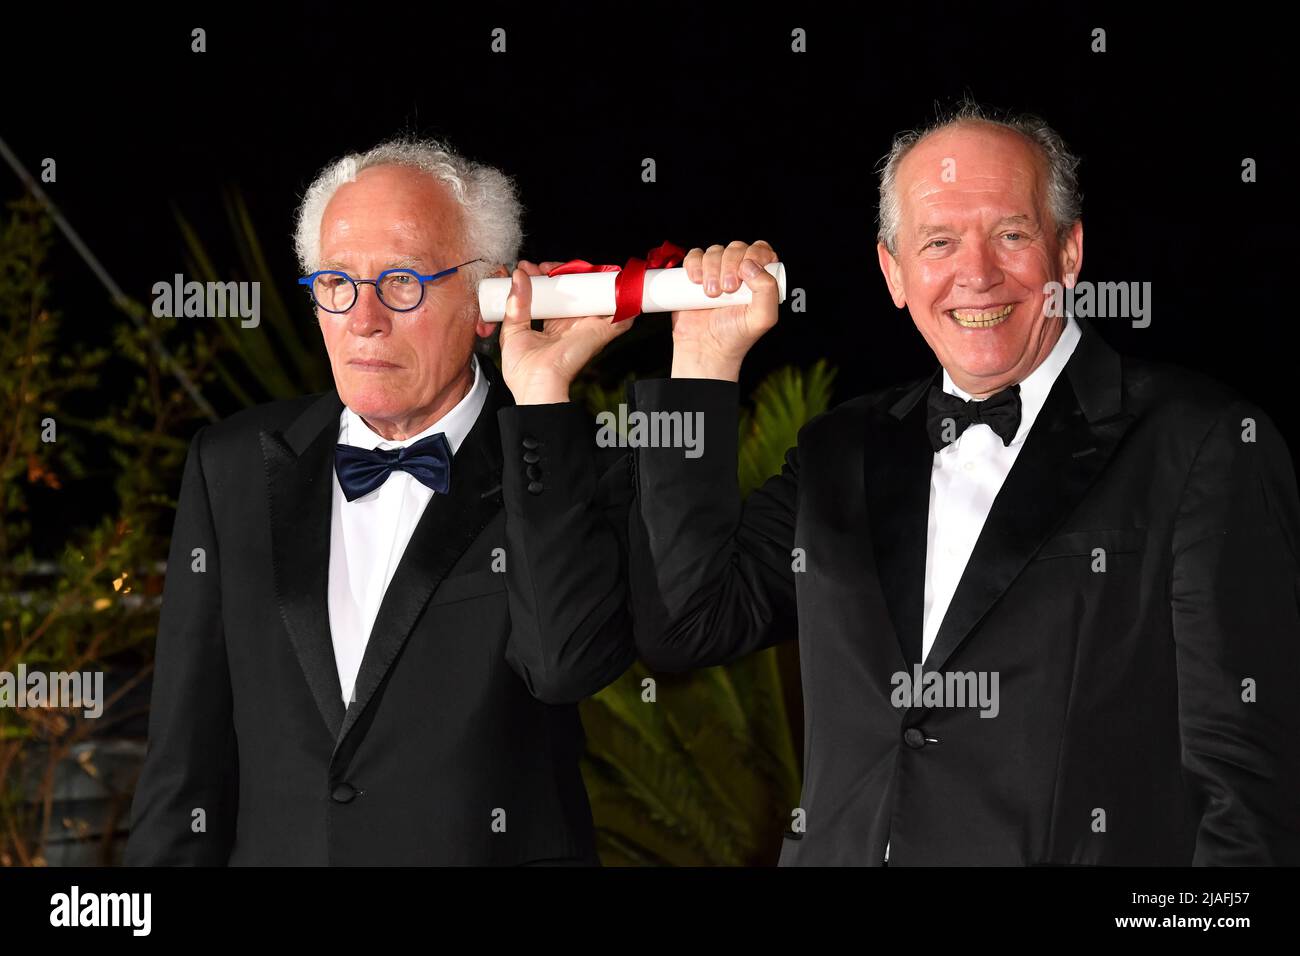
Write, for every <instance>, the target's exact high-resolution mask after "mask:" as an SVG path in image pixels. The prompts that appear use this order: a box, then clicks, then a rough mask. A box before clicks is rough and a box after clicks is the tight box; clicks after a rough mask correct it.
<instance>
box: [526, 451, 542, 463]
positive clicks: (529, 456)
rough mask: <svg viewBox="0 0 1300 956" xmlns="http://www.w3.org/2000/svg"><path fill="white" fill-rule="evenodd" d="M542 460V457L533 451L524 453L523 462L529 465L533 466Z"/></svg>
mask: <svg viewBox="0 0 1300 956" xmlns="http://www.w3.org/2000/svg"><path fill="white" fill-rule="evenodd" d="M541 460H542V456H541V455H540V454H538V453H537V452H535V451H526V452H524V461H525V462H527V463H528V464H530V465H535V464H537V463H538V462H539V461H541Z"/></svg>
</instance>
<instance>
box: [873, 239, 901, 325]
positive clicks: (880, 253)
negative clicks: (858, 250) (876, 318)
mask: <svg viewBox="0 0 1300 956" xmlns="http://www.w3.org/2000/svg"><path fill="white" fill-rule="evenodd" d="M876 257H877V258H878V259H879V260H880V272H881V274H882V275H883V276H884V277H885V285H887V286H889V295H890V297H891V298H892V299H893V300H894V306H895V307H896V308H899V309H901V308H903V307H904V306H905V305H907V296H906V295H904V294H903V270H902V269H900V268H899V267H898V260H897V259H895V258H894V256H893V254H892V253H891V252H890V251H889V250H888V249H886V248H885V244H884V243H883V242H878V243H876Z"/></svg>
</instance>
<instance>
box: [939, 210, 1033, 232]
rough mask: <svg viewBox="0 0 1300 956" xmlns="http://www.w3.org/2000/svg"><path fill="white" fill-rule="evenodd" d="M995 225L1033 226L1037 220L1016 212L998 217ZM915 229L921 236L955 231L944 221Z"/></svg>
mask: <svg viewBox="0 0 1300 956" xmlns="http://www.w3.org/2000/svg"><path fill="white" fill-rule="evenodd" d="M995 225H998V226H1012V225H1025V226H1033V225H1037V220H1035V219H1034V217H1033V216H1027V215H1025V214H1024V213H1017V214H1016V215H1014V216H1003V217H1002V218H1001V219H999V220H998V221H997V222H996V223H995ZM916 231H917V233H918V234H920V235H921V236H933V235H934V234H935V233H938V232H956V230H955V229H953V227H952V226H950V225H948V224H947V223H946V222H945V223H939V224H938V225H924V224H922V225H920V226H918V227H917V229H916Z"/></svg>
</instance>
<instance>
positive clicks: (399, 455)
mask: <svg viewBox="0 0 1300 956" xmlns="http://www.w3.org/2000/svg"><path fill="white" fill-rule="evenodd" d="M395 470H396V471H404V472H406V473H407V474H409V475H411V476H412V477H413V478H415V480H416V481H418V482H420V484H422V485H427V486H429V487H430V488H432V489H433V490H434V491H436V492H438V494H440V495H445V494H446V493H447V489H448V488H450V487H451V446H450V445H449V444H447V436H445V435H444V434H443V433H442V432H438V434H436V435H430V436H429V437H428V438H421V439H420V440H419V441H417V442H414V443H412V444H410V445H407V446H406V447H405V448H389V449H384V448H374V449H370V448H358V447H357V446H356V445H335V446H334V471H335V473H336V474H337V475H338V476H339V487H341V488H342V489H343V494H344V495H346V496H347V499H348V501H354V500H356V499H357V498H360V497H361V496H362V495H368V494H370V492H372V491H374V490H375V489H376V488H378V487H379V486H380V485H382V484H383V483H384V482H385V481H387V480H388V476H389V475H391V474H392V473H393V472H394V471H395Z"/></svg>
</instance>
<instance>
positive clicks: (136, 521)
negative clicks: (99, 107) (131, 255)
mask: <svg viewBox="0 0 1300 956" xmlns="http://www.w3.org/2000/svg"><path fill="white" fill-rule="evenodd" d="M7 210H8V212H7V217H6V219H5V221H4V223H3V228H2V229H0V323H2V324H3V330H4V331H3V335H0V406H3V407H2V408H0V479H2V480H3V486H4V496H5V516H4V522H3V525H0V671H4V672H8V673H11V674H12V673H15V672H16V669H17V665H18V664H19V663H20V662H21V663H23V664H25V665H26V666H27V667H28V668H29V670H40V671H44V672H49V671H63V672H85V671H106V672H113V673H119V672H123V671H124V672H125V677H124V678H123V680H122V681H121V682H120V683H119V684H118V685H117V686H116V687H114V688H113V689H112V691H111V693H110V688H109V687H108V686H107V684H106V686H105V692H106V693H107V694H108V700H106V701H104V702H103V704H104V712H103V714H102V715H101V716H100V717H99V718H98V719H96V720H93V721H91V720H87V719H86V718H85V717H83V716H82V708H77V709H72V708H65V709H58V708H53V707H24V708H16V707H3V708H0V864H22V865H40V864H42V863H43V862H45V859H44V855H43V851H44V847H45V845H46V843H47V840H48V839H49V837H50V831H51V827H52V826H55V825H57V826H62V827H64V828H66V829H67V830H69V831H71V832H82V831H85V830H86V829H87V827H86V825H85V821H78V820H64V819H60V820H55V819H54V794H53V786H54V778H55V769H56V766H57V765H58V764H59V762H60V761H63V760H64V759H66V758H68V756H69V754H70V753H71V752H72V750H73V748H74V747H77V749H78V752H79V753H83V754H84V753H86V750H85V748H84V747H78V745H79V744H81V743H83V742H84V741H86V740H87V738H89V737H90V736H91V734H92V732H93V733H94V734H95V735H103V734H105V732H111V728H112V727H113V726H114V725H115V724H118V723H120V722H121V721H122V720H124V719H126V718H128V717H131V716H135V715H133V714H131V713H128V712H123V710H122V708H120V707H117V706H116V705H117V703H118V702H119V701H121V700H122V699H123V698H124V697H125V696H126V695H127V694H128V692H129V691H130V690H131V689H132V688H133V687H134V686H135V685H136V684H138V683H139V682H140V681H142V680H143V679H144V678H145V677H146V676H147V674H148V672H149V668H150V658H151V655H152V647H153V641H154V637H155V634H156V632H157V622H158V610H157V603H158V597H159V595H160V594H161V592H162V581H163V577H162V570H163V568H162V560H163V559H164V558H165V557H166V554H167V543H168V542H167V536H168V535H169V534H170V531H171V523H172V518H173V515H174V511H175V501H174V499H173V498H172V496H171V495H172V492H173V489H174V488H175V487H176V486H177V483H178V477H179V474H180V469H181V467H182V465H183V464H184V458H185V453H186V448H187V447H188V442H187V441H186V440H185V439H183V438H180V437H178V436H180V435H186V434H189V433H190V432H192V431H193V430H194V428H195V421H194V420H195V418H196V417H197V413H196V410H195V408H194V407H193V404H192V402H191V400H190V399H189V397H188V396H187V395H186V394H185V393H184V391H183V390H182V389H181V388H180V386H179V385H177V384H176V382H175V380H174V379H173V378H172V377H171V376H170V375H168V374H167V373H166V371H165V370H163V369H162V368H160V366H159V363H158V356H157V354H156V352H155V351H154V350H153V349H152V348H151V347H150V344H149V337H150V335H153V336H157V337H158V338H159V339H160V340H163V341H168V340H177V341H174V342H172V341H168V344H169V347H170V348H171V350H172V355H173V358H174V359H175V361H176V362H177V364H178V365H180V366H181V367H183V368H185V369H186V370H187V371H188V373H189V374H190V376H191V378H192V379H193V380H194V381H195V382H197V383H199V384H200V385H201V384H202V383H203V382H205V381H208V380H209V379H210V378H211V364H212V360H213V351H212V348H211V343H210V341H209V339H208V337H207V334H206V332H205V331H203V330H195V329H193V328H191V329H187V330H185V334H182V335H179V336H178V335H177V334H176V321H175V320H172V319H159V318H156V317H154V316H153V315H152V314H151V313H150V312H149V311H148V310H146V309H144V308H143V307H141V306H140V305H139V304H138V303H126V304H125V305H124V308H126V309H130V310H132V311H133V312H134V313H135V315H136V316H137V317H138V318H139V319H140V321H141V323H142V325H136V324H135V323H133V322H131V321H129V320H128V317H127V316H120V317H119V318H118V321H117V322H116V324H114V325H113V328H112V347H111V348H110V347H104V346H100V347H93V348H92V347H86V346H85V345H83V344H81V343H79V342H78V341H76V340H77V339H78V338H79V337H78V336H70V335H69V336H60V335H59V330H60V326H61V322H60V316H59V315H58V313H57V312H55V311H54V310H53V309H52V308H51V306H50V303H49V293H50V277H49V275H48V273H47V270H46V257H47V255H48V253H49V249H50V244H51V225H50V222H49V220H48V218H47V217H46V215H45V214H44V212H43V210H42V208H41V206H40V205H39V204H38V203H37V202H36V201H35V200H33V199H30V198H24V199H21V200H18V201H15V202H12V203H9V204H8V207H7ZM115 370H116V371H119V372H121V371H125V372H126V374H121V375H117V376H115V377H114V381H116V382H118V383H125V384H119V385H116V386H114V387H108V386H106V384H105V382H106V381H107V380H108V378H109V377H110V375H111V373H112V372H113V371H115ZM92 461H95V462H103V464H96V465H94V466H93V470H92V465H91V462H92ZM108 487H111V489H112V495H111V496H107V497H109V498H110V499H111V501H112V506H111V507H110V508H109V509H108V511H107V513H103V514H98V515H94V516H93V517H92V518H90V519H88V520H87V521H86V522H84V523H80V524H78V523H76V522H75V521H74V522H73V524H74V526H73V527H71V528H67V527H65V526H66V525H67V524H68V522H69V518H68V513H69V512H71V511H73V510H74V509H72V508H71V507H70V505H71V504H73V503H74V502H76V501H77V498H78V497H79V496H80V495H81V494H83V493H86V492H87V491H92V492H95V493H99V492H101V491H102V490H103V489H104V488H108ZM42 522H46V523H50V524H51V525H53V526H56V529H57V530H60V531H62V532H63V542H62V546H61V549H60V551H59V552H58V553H57V554H49V555H39V554H37V553H36V551H35V549H34V547H33V544H32V542H33V539H34V538H35V537H36V532H37V531H39V530H41V528H40V527H38V525H39V524H40V523H42ZM20 690H22V689H21V688H20ZM77 766H78V768H79V771H80V772H84V773H86V774H88V775H90V776H92V777H93V776H96V774H97V769H96V767H95V765H94V763H93V761H92V760H86V759H80V760H78V761H77ZM120 796H121V797H122V798H123V799H129V796H130V795H129V794H121V795H120Z"/></svg>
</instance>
